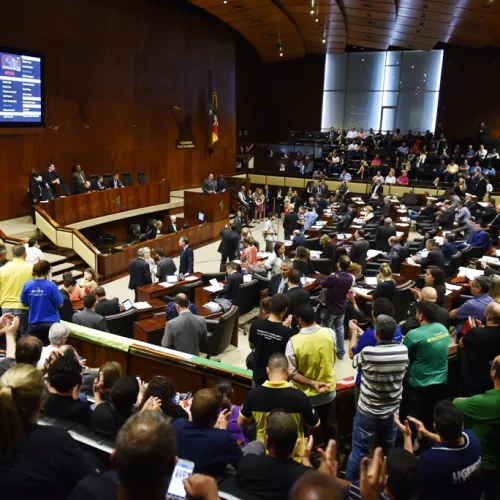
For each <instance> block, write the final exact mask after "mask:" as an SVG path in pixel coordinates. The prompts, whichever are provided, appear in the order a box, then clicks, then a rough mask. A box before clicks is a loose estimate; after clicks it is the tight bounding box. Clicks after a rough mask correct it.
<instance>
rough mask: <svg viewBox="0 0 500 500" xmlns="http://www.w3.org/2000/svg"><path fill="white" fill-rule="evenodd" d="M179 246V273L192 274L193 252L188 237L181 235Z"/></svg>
mask: <svg viewBox="0 0 500 500" xmlns="http://www.w3.org/2000/svg"><path fill="white" fill-rule="evenodd" d="M179 247H180V249H181V255H180V264H179V274H183V275H184V276H186V275H187V274H192V273H193V272H194V271H193V270H194V252H193V249H192V248H191V247H190V246H189V239H188V238H187V237H186V236H181V238H180V240H179Z"/></svg>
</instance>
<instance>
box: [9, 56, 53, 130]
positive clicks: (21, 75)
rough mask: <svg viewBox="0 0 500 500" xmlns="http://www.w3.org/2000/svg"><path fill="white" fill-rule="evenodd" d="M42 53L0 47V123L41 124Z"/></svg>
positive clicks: (29, 125)
mask: <svg viewBox="0 0 500 500" xmlns="http://www.w3.org/2000/svg"><path fill="white" fill-rule="evenodd" d="M42 74H43V71H42V56H41V55H34V54H31V53H23V52H12V51H3V50H2V51H0V127H23V126H28V127H33V126H43V125H44V117H43V93H42V87H43V81H42V78H43V76H42Z"/></svg>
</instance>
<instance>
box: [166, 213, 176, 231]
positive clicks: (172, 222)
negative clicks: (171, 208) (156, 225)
mask: <svg viewBox="0 0 500 500" xmlns="http://www.w3.org/2000/svg"><path fill="white" fill-rule="evenodd" d="M177 231H178V229H177V217H176V216H175V215H171V216H170V222H169V223H168V227H167V234H172V233H176V232H177Z"/></svg>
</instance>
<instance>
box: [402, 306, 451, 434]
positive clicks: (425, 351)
mask: <svg viewBox="0 0 500 500" xmlns="http://www.w3.org/2000/svg"><path fill="white" fill-rule="evenodd" d="M416 307H417V313H416V317H417V320H418V322H419V324H420V327H419V328H415V329H414V330H410V331H409V332H408V334H407V335H406V337H405V340H404V342H403V344H404V345H405V346H406V347H407V348H408V354H409V358H410V368H409V377H408V383H407V385H405V388H404V394H403V403H402V405H401V414H402V418H401V421H404V420H405V419H406V416H407V415H412V416H414V417H416V418H417V419H418V420H421V421H422V422H423V423H424V425H425V426H426V428H427V429H432V410H433V408H434V405H435V404H436V403H437V401H439V398H440V396H441V390H442V388H443V385H444V384H445V383H446V378H447V375H448V347H449V345H450V334H449V332H448V329H447V328H446V327H444V326H443V325H441V324H440V323H436V314H437V311H438V306H437V304H434V303H433V302H427V301H421V302H417V306H416Z"/></svg>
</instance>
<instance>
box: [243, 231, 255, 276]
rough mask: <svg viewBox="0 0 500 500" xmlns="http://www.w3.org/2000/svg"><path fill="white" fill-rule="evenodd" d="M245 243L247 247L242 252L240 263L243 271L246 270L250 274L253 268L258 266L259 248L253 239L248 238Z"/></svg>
mask: <svg viewBox="0 0 500 500" xmlns="http://www.w3.org/2000/svg"><path fill="white" fill-rule="evenodd" d="M243 243H244V245H245V247H244V248H243V250H242V251H241V256H240V263H241V269H245V271H246V272H249V271H250V269H251V268H252V267H253V266H256V265H257V262H258V259H257V247H256V246H255V245H254V241H253V238H250V237H249V236H247V237H246V238H245V239H244V240H243Z"/></svg>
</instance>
